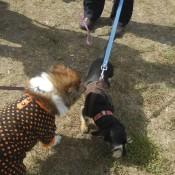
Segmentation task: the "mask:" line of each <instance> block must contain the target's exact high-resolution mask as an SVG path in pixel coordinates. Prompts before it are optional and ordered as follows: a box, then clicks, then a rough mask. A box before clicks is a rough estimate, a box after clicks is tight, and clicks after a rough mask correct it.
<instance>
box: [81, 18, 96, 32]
mask: <svg viewBox="0 0 175 175" xmlns="http://www.w3.org/2000/svg"><path fill="white" fill-rule="evenodd" d="M94 23H95V22H94V21H92V20H90V19H89V18H88V17H83V18H82V19H81V21H80V28H81V29H82V30H92V29H93V27H94Z"/></svg>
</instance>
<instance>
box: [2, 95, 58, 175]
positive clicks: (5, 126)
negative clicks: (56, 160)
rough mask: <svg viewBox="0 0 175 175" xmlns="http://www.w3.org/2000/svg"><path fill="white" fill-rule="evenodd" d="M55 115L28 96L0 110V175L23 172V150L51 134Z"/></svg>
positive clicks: (50, 138) (44, 141) (28, 149)
mask: <svg viewBox="0 0 175 175" xmlns="http://www.w3.org/2000/svg"><path fill="white" fill-rule="evenodd" d="M55 130H56V126H55V116H53V115H51V114H49V113H48V112H47V111H46V110H44V108H43V106H42V105H41V103H39V101H37V100H35V99H34V98H32V97H31V96H30V95H27V94H25V95H23V96H22V97H21V99H19V100H18V101H16V102H15V103H13V104H12V105H9V106H7V107H6V108H4V109H2V110H1V111H0V175H23V174H25V173H26V168H25V166H24V164H23V159H24V158H25V156H26V152H27V151H30V150H31V149H32V147H33V146H34V145H35V144H36V143H37V141H41V142H42V143H44V144H49V143H50V142H51V140H52V139H53V138H54V136H55Z"/></svg>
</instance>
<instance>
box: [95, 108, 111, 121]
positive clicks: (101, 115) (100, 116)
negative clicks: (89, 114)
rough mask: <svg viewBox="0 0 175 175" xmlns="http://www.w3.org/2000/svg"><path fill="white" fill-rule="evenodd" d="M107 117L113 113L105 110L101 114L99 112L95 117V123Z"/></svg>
mask: <svg viewBox="0 0 175 175" xmlns="http://www.w3.org/2000/svg"><path fill="white" fill-rule="evenodd" d="M105 115H113V113H112V111H109V110H106V111H105V110H103V111H101V112H99V113H98V114H97V115H95V117H94V121H95V122H96V121H97V120H99V119H100V118H102V117H103V116H105Z"/></svg>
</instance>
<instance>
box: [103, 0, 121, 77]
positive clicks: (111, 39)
mask: <svg viewBox="0 0 175 175" xmlns="http://www.w3.org/2000/svg"><path fill="white" fill-rule="evenodd" d="M123 2H124V0H120V2H119V5H118V8H117V12H116V15H115V19H114V22H113V25H112V30H111V33H110V35H109V40H108V44H107V48H106V50H105V54H104V60H103V64H102V66H101V76H100V79H103V78H104V71H106V70H107V69H108V67H107V65H108V62H109V57H110V54H111V50H112V46H113V42H114V39H115V34H116V30H117V26H118V23H119V18H120V14H121V11H122V7H123Z"/></svg>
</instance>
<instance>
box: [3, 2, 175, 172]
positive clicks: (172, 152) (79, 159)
mask: <svg viewBox="0 0 175 175" xmlns="http://www.w3.org/2000/svg"><path fill="white" fill-rule="evenodd" d="M110 10H111V1H110V0H107V1H106V6H105V10H104V13H103V15H102V18H101V19H100V20H99V22H98V26H97V28H96V30H95V31H94V32H93V34H92V36H93V45H92V46H91V47H87V46H86V44H85V33H84V32H83V31H81V30H80V29H79V17H80V15H81V14H82V1H80V0H3V1H2V0H0V85H12V86H18V85H19V86H21V85H24V84H25V82H26V81H27V79H28V78H30V77H32V76H33V75H36V74H37V73H39V72H41V71H43V70H46V69H48V67H49V66H50V65H52V64H55V63H64V64H66V65H70V66H71V67H73V68H76V69H77V70H79V71H80V72H81V73H82V75H83V76H84V75H85V73H86V71H87V69H88V66H89V64H90V62H91V61H92V60H94V59H96V58H97V57H100V56H102V55H103V49H104V47H105V45H106V42H107V38H108V32H109V31H110V26H109V24H110V20H109V18H108V17H109V15H110ZM111 61H112V63H113V65H114V67H115V76H114V80H113V83H112V87H111V94H112V96H113V101H114V104H115V108H116V112H115V113H116V115H117V116H118V117H119V119H120V120H121V121H122V122H123V123H124V124H125V126H126V128H127V132H128V135H129V136H130V137H131V138H132V140H133V142H132V143H130V144H128V146H127V149H128V154H127V156H126V158H124V159H123V160H118V161H115V160H113V159H112V158H111V157H110V153H109V149H108V147H107V145H105V144H104V143H103V141H101V140H99V139H95V138H91V136H90V135H88V134H87V135H81V134H80V133H79V124H80V122H79V110H80V106H81V104H82V98H81V99H79V100H78V101H77V103H76V104H75V105H74V106H73V107H72V109H71V110H70V112H69V113H68V114H67V115H66V116H65V117H64V118H61V119H58V120H57V126H58V133H61V134H62V135H63V140H62V143H61V144H60V145H59V146H57V147H56V148H54V149H52V150H44V149H43V148H42V147H40V145H37V146H36V147H35V148H34V149H33V150H32V151H31V152H30V153H28V155H27V158H26V159H25V164H26V166H27V169H28V174H29V175H36V174H42V175H57V174H59V175H60V174H62V175H150V174H156V175H157V174H158V175H174V174H175V1H174V0H166V1H165V0H160V1H151V0H142V1H140V0H135V6H134V14H133V18H132V21H131V22H130V24H129V25H128V27H127V29H126V33H125V35H124V36H123V38H122V39H118V40H117V42H115V43H114V46H113V51H112V56H111ZM20 95H21V93H20V92H12V91H10V92H9V91H0V100H1V103H0V106H1V107H2V106H4V105H5V104H7V103H10V102H11V101H13V99H14V98H17V97H19V96H20Z"/></svg>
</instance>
